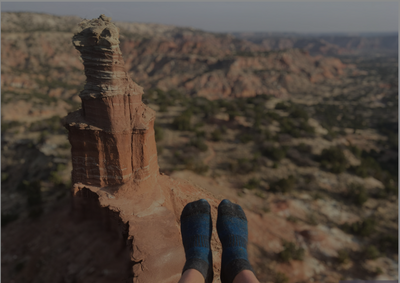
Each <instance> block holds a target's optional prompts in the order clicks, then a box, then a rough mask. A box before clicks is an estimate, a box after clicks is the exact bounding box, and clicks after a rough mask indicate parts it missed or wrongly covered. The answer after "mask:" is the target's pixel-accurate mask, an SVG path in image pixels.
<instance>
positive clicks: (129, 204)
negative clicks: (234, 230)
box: [63, 15, 221, 282]
mask: <svg viewBox="0 0 400 283" xmlns="http://www.w3.org/2000/svg"><path fill="white" fill-rule="evenodd" d="M110 21H111V19H110V18H107V17H105V16H104V15H101V16H100V17H99V18H98V19H93V20H91V21H83V22H82V23H81V24H80V26H81V28H82V31H80V32H79V33H77V34H75V36H74V37H73V44H74V46H75V47H76V48H77V49H78V50H79V52H80V53H81V55H82V59H83V64H84V66H85V74H86V77H87V81H86V85H85V87H84V89H83V90H82V92H81V93H80V95H79V96H80V98H81V99H82V109H80V110H77V111H75V112H72V113H70V114H69V115H68V116H67V117H65V118H64V120H63V124H64V126H65V127H66V128H67V129H68V131H69V141H70V143H71V146H72V148H71V152H72V161H73V163H72V164H73V171H72V182H73V194H74V196H75V197H74V200H75V209H76V210H82V211H85V210H92V211H93V210H94V209H95V207H102V208H105V209H106V211H108V213H107V212H106V213H100V215H101V214H102V215H104V217H106V218H110V217H111V218H112V217H114V216H113V215H115V213H117V215H118V217H117V219H116V220H115V219H114V220H113V221H114V222H115V221H116V222H120V224H121V225H119V226H118V225H116V226H115V225H114V226H115V227H120V228H119V230H120V231H119V233H121V234H125V237H126V238H127V240H128V244H127V247H130V249H131V261H132V262H131V264H132V266H133V268H132V272H133V276H134V277H133V278H134V279H133V282H177V281H178V280H179V278H180V274H181V270H182V268H183V264H184V261H185V257H184V250H183V246H182V242H181V235H180V227H179V226H180V225H179V217H180V213H181V211H182V209H183V207H184V206H185V205H186V203H188V202H190V201H194V200H197V199H200V198H205V199H207V200H208V201H209V202H210V205H211V206H212V215H213V218H214V221H213V222H214V225H215V219H216V212H217V206H218V203H219V201H218V200H217V199H216V198H215V197H213V196H212V195H211V194H210V193H208V192H206V191H204V190H201V189H198V188H194V187H193V186H191V185H190V184H188V183H187V182H185V181H176V180H173V179H171V178H169V177H168V176H165V175H163V174H160V173H159V168H158V163H157V149H156V143H155V137H154V128H153V126H154V119H155V113H154V111H153V110H151V109H150V108H148V107H146V106H145V105H144V104H143V103H142V94H143V91H142V88H141V87H139V86H138V85H137V84H135V83H134V82H133V81H132V80H131V79H130V78H129V76H128V75H127V73H126V71H125V68H124V61H123V59H122V56H121V51H120V49H119V40H118V38H119V30H118V28H117V27H116V26H115V25H114V24H112V23H111V22H110ZM97 211H98V210H97ZM102 211H104V209H103V210H102ZM99 217H100V216H99ZM114 218H115V217H114ZM117 230H118V229H117ZM212 246H213V251H214V253H215V254H214V256H215V259H214V263H215V266H216V267H219V262H220V253H219V251H220V250H221V248H220V244H219V242H218V236H217V234H216V229H214V234H213V238H212ZM215 271H216V273H215V276H218V269H217V268H216V269H215Z"/></svg>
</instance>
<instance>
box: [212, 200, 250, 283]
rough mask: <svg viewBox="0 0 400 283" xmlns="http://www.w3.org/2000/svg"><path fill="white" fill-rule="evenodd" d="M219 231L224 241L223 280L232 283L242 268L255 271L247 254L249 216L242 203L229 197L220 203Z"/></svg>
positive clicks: (223, 282) (219, 235) (220, 237)
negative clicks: (233, 201)
mask: <svg viewBox="0 0 400 283" xmlns="http://www.w3.org/2000/svg"><path fill="white" fill-rule="evenodd" d="M217 232H218V237H219V239H220V241H221V243H222V261H221V282H222V283H232V282H233V280H234V278H235V276H236V275H237V274H238V273H239V272H241V271H242V270H251V271H253V269H252V267H251V265H250V262H249V260H248V255H247V239H248V236H247V235H248V232H247V218H246V215H245V213H244V211H243V209H242V208H241V207H240V205H237V204H234V203H231V202H230V201H229V200H227V199H224V200H223V201H222V202H221V203H220V204H219V206H218V218H217Z"/></svg>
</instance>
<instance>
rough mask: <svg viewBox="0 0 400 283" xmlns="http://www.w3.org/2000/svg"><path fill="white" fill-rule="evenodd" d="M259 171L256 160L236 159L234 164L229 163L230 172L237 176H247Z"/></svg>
mask: <svg viewBox="0 0 400 283" xmlns="http://www.w3.org/2000/svg"><path fill="white" fill-rule="evenodd" d="M258 169H259V162H258V159H257V158H253V159H252V160H250V159H247V158H238V159H237V160H236V162H232V163H230V170H231V171H232V172H234V173H238V174H248V173H250V172H254V171H256V170H258Z"/></svg>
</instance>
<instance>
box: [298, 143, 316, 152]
mask: <svg viewBox="0 0 400 283" xmlns="http://www.w3.org/2000/svg"><path fill="white" fill-rule="evenodd" d="M296 149H297V150H298V151H299V152H301V153H311V151H312V148H311V146H310V145H307V144H305V143H300V144H299V145H298V146H296Z"/></svg>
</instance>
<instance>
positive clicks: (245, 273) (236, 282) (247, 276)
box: [233, 270, 260, 283]
mask: <svg viewBox="0 0 400 283" xmlns="http://www.w3.org/2000/svg"><path fill="white" fill-rule="evenodd" d="M233 283H260V281H258V280H257V278H256V276H255V275H254V273H253V272H252V271H250V270H242V271H240V272H239V273H238V275H236V277H235V279H233Z"/></svg>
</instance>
